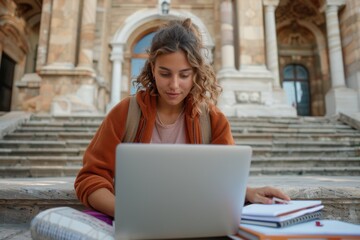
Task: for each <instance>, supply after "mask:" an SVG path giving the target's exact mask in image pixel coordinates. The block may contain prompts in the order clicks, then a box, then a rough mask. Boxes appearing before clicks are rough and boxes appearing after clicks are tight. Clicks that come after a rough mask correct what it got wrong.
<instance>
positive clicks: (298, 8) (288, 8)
mask: <svg viewBox="0 0 360 240" xmlns="http://www.w3.org/2000/svg"><path fill="white" fill-rule="evenodd" d="M323 1H324V0H282V1H280V4H279V6H278V8H277V9H276V21H277V22H284V21H293V20H305V21H310V22H313V23H315V24H316V25H321V24H323V23H324V22H325V18H324V15H323V14H321V13H320V10H319V9H320V6H321V4H322V2H323Z"/></svg>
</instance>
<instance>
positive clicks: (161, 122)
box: [156, 108, 185, 126]
mask: <svg viewBox="0 0 360 240" xmlns="http://www.w3.org/2000/svg"><path fill="white" fill-rule="evenodd" d="M184 109H185V108H182V110H181V112H180V113H179V115H178V116H177V117H176V119H175V121H174V122H173V123H170V124H165V123H164V122H163V121H161V118H160V114H159V111H156V118H157V120H158V121H159V124H160V125H161V126H168V125H173V124H175V123H176V122H177V121H178V120H179V118H180V116H181V114H182V113H183V112H184Z"/></svg>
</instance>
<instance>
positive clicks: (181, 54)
mask: <svg viewBox="0 0 360 240" xmlns="http://www.w3.org/2000/svg"><path fill="white" fill-rule="evenodd" d="M202 49H203V45H202V40H201V35H200V34H199V30H198V28H197V27H196V26H195V25H194V24H192V22H191V20H190V19H185V20H181V21H180V20H176V21H170V22H169V23H168V24H167V25H165V26H164V27H162V28H160V29H159V30H158V31H157V33H156V34H155V36H154V38H153V40H152V44H151V47H150V49H149V58H148V60H147V62H146V63H145V66H144V68H143V70H142V72H141V74H140V75H139V77H138V78H137V84H138V86H141V88H139V89H138V92H137V94H136V100H137V103H138V105H139V107H140V109H141V112H142V114H141V117H140V121H139V123H138V130H137V134H136V137H135V140H134V142H141V143H186V144H201V143H202V139H201V127H200V124H199V116H200V114H209V116H210V119H211V144H228V145H232V144H234V139H233V137H232V134H231V129H230V124H229V122H228V120H227V119H226V117H225V116H224V114H223V113H222V112H221V111H220V110H219V109H218V108H217V107H216V106H215V104H216V100H217V97H218V95H219V94H220V92H221V88H220V86H219V85H218V83H217V81H216V76H215V73H214V71H213V69H212V67H211V66H209V65H208V64H207V63H206V62H205V60H204V57H203V56H202ZM129 101H130V100H129V98H126V99H124V100H122V101H121V102H120V103H119V104H118V105H116V106H115V107H114V108H113V109H112V110H111V112H110V113H109V114H108V115H107V117H106V118H105V119H104V121H103V123H102V124H101V126H100V128H99V129H98V131H97V133H96V135H95V136H94V138H93V140H92V141H91V143H90V145H89V146H88V148H87V150H86V152H85V154H84V159H83V168H82V169H81V170H80V172H79V174H78V176H77V178H76V181H75V189H76V193H77V196H78V198H79V199H80V200H81V201H82V202H83V203H84V205H85V206H87V207H90V208H92V209H95V210H97V211H99V212H101V213H104V214H106V215H108V216H112V217H113V216H114V211H115V195H114V181H113V180H114V171H115V169H114V168H115V148H116V146H117V145H118V144H119V143H121V142H122V139H123V138H124V134H125V124H126V119H127V114H128V110H129ZM202 106H205V110H204V107H202ZM272 197H278V198H281V199H285V200H290V199H289V197H288V196H287V195H286V194H284V193H283V192H281V191H280V190H278V189H275V188H272V187H263V188H249V187H248V188H247V191H246V201H248V202H258V203H271V198H272Z"/></svg>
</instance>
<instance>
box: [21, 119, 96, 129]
mask: <svg viewBox="0 0 360 240" xmlns="http://www.w3.org/2000/svg"><path fill="white" fill-rule="evenodd" d="M100 124H101V122H71V121H69V122H56V121H52V122H41V121H31V122H26V123H23V124H21V128H31V127H47V128H52V127H55V128H58V127H84V128H89V127H90V128H98V127H99V126H100Z"/></svg>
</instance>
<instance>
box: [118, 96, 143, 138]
mask: <svg viewBox="0 0 360 240" xmlns="http://www.w3.org/2000/svg"><path fill="white" fill-rule="evenodd" d="M129 98H130V103H129V110H128V115H127V118H126V125H125V136H124V138H123V140H122V142H126V143H132V142H134V140H135V137H136V133H137V130H138V126H139V121H140V117H141V109H140V107H139V104H138V103H137V101H136V96H130V97H129Z"/></svg>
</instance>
